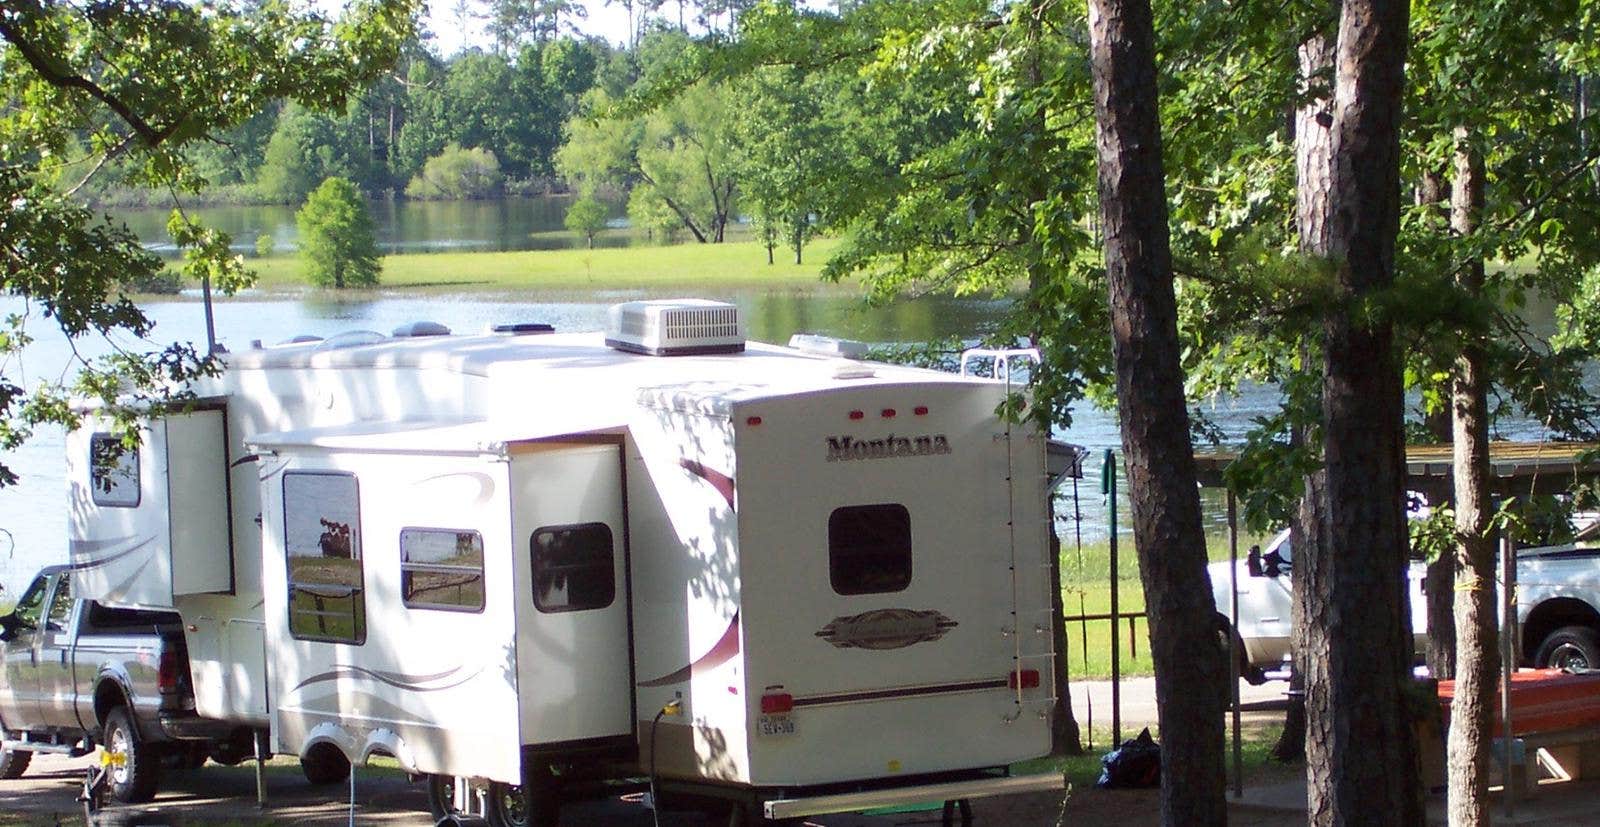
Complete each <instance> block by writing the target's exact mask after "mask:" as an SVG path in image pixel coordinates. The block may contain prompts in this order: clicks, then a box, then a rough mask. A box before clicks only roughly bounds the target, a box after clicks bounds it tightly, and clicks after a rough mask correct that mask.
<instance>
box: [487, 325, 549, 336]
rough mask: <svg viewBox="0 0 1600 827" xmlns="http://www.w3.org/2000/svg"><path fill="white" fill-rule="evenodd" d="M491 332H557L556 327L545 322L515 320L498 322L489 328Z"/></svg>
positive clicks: (521, 334)
mask: <svg viewBox="0 0 1600 827" xmlns="http://www.w3.org/2000/svg"><path fill="white" fill-rule="evenodd" d="M489 332H490V333H510V334H511V335H513V336H526V335H528V334H530V333H554V332H556V327H555V325H550V324H545V323H543V322H513V323H511V324H497V325H495V326H493V327H491V328H489Z"/></svg>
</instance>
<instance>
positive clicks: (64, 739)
mask: <svg viewBox="0 0 1600 827" xmlns="http://www.w3.org/2000/svg"><path fill="white" fill-rule="evenodd" d="M0 654H3V657H4V663H5V671H4V673H3V674H0V778H17V777H19V776H21V775H22V773H23V772H25V771H26V770H27V767H28V762H29V761H30V760H31V759H32V757H33V753H35V752H58V753H65V754H68V755H82V754H85V753H88V752H90V751H92V750H93V749H94V748H95V746H96V745H97V744H98V745H101V746H103V747H104V748H105V749H106V750H107V751H108V752H110V753H112V754H113V755H114V756H117V758H118V760H116V761H113V763H112V766H113V769H112V775H111V792H112V795H113V796H114V797H115V798H116V799H117V800H119V801H123V802H138V801H148V800H150V798H152V797H153V796H154V795H155V792H156V786H157V784H158V783H159V782H160V775H161V768H162V764H163V762H168V763H173V762H179V763H190V764H191V765H198V764H199V763H201V762H203V761H204V760H205V757H206V755H207V752H208V750H211V749H214V747H213V744H212V742H211V741H210V740H208V736H210V735H214V734H217V733H218V732H224V733H225V728H219V727H218V726H217V725H215V724H214V722H208V721H204V720H201V719H198V718H197V716H196V715H195V712H194V691H193V685H192V684H191V683H190V680H191V679H190V677H189V661H188V657H187V653H186V651H185V649H184V642H183V631H182V628H181V626H180V621H179V618H178V616H177V615H176V614H174V613H172V612H158V611H146V610H140V609H125V608H112V607H109V606H102V605H100V604H99V603H95V602H93V601H90V600H78V599H74V598H73V596H72V577H71V572H70V570H69V569H68V567H66V566H54V567H50V568H46V569H45V570H44V571H42V572H40V573H39V575H38V576H37V577H35V578H34V580H33V582H32V583H31V584H30V585H29V586H28V588H27V590H26V591H24V592H23V594H22V597H21V599H19V600H18V601H17V605H16V608H15V609H14V610H13V611H12V612H11V613H10V614H7V615H4V616H0ZM183 739H188V740H183Z"/></svg>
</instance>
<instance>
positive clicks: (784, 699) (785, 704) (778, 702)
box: [761, 691, 794, 715]
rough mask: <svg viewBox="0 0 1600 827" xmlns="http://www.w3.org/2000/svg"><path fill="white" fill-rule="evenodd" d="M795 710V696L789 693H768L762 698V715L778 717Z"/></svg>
mask: <svg viewBox="0 0 1600 827" xmlns="http://www.w3.org/2000/svg"><path fill="white" fill-rule="evenodd" d="M792 709H794V696H793V695H791V694H789V693H787V692H770V691H769V692H767V694H765V695H762V696H761V714H763V715H776V714H781V713H784V712H788V711H790V710H792Z"/></svg>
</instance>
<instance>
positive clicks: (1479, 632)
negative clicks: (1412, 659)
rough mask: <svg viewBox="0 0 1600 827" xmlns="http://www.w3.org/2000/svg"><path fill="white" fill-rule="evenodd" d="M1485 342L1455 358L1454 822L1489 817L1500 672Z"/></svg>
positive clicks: (1466, 189)
mask: <svg viewBox="0 0 1600 827" xmlns="http://www.w3.org/2000/svg"><path fill="white" fill-rule="evenodd" d="M1471 137H1472V136H1471V135H1470V134H1469V133H1468V131H1467V130H1466V129H1465V128H1460V127H1458V128H1457V129H1456V159H1455V182H1454V187H1453V194H1452V198H1451V203H1450V229H1451V230H1453V231H1454V232H1455V234H1456V235H1458V236H1469V235H1471V234H1472V233H1473V232H1475V231H1476V230H1477V225H1478V215H1479V213H1480V212H1481V211H1482V210H1483V190H1484V175H1483V158H1482V156H1480V155H1479V154H1478V152H1477V150H1476V148H1475V147H1473V146H1472V145H1471V143H1470V138H1471ZM1456 280H1457V283H1458V284H1459V285H1460V286H1461V288H1462V290H1464V291H1466V292H1468V293H1471V294H1473V295H1476V294H1478V293H1481V292H1482V290H1483V261H1482V260H1476V261H1473V262H1471V263H1470V264H1468V265H1467V266H1465V267H1464V268H1463V269H1462V271H1461V272H1460V274H1459V275H1458V276H1457V279H1456ZM1484 361H1485V359H1484V348H1483V345H1482V343H1481V340H1479V339H1478V338H1476V337H1470V338H1469V339H1468V341H1467V342H1466V344H1465V345H1464V346H1463V347H1462V349H1461V355H1460V357H1458V358H1457V360H1456V371H1455V377H1454V380H1453V382H1452V385H1451V411H1452V414H1453V416H1452V418H1453V420H1454V424H1455V440H1454V443H1455V451H1454V453H1455V489H1456V542H1457V545H1456V549H1455V552H1456V582H1455V589H1454V590H1453V593H1454V594H1455V633H1456V641H1457V642H1458V647H1457V650H1456V692H1455V700H1454V701H1452V702H1451V710H1450V736H1449V744H1448V759H1447V760H1448V762H1449V775H1448V785H1449V794H1448V795H1449V802H1448V806H1449V812H1450V824H1451V825H1453V827H1467V826H1468V825H1483V824H1488V823H1489V802H1488V798H1489V739H1490V727H1491V726H1493V724H1494V699H1495V682H1496V680H1497V678H1498V677H1499V674H1500V669H1499V660H1498V650H1499V633H1498V628H1497V627H1496V625H1495V616H1494V604H1495V589H1494V582H1495V580H1494V577H1495V572H1494V563H1495V561H1494V544H1493V539H1492V538H1491V536H1490V534H1489V511H1490V504H1489V404H1488V390H1487V384H1488V383H1487V372H1486V369H1485V366H1484Z"/></svg>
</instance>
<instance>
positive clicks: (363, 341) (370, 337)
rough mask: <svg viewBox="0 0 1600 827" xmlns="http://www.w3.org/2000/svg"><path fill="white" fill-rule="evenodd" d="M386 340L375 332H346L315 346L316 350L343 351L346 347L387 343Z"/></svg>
mask: <svg viewBox="0 0 1600 827" xmlns="http://www.w3.org/2000/svg"><path fill="white" fill-rule="evenodd" d="M388 338H389V337H388V336H385V335H383V334H382V333H379V332H378V331H376V330H347V331H345V332H343V333H339V334H335V335H333V336H329V337H328V338H326V339H323V340H322V341H321V342H319V343H318V344H317V350H343V349H344V348H347V347H361V346H363V345H375V344H377V343H379V342H382V341H387V340H388Z"/></svg>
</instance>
